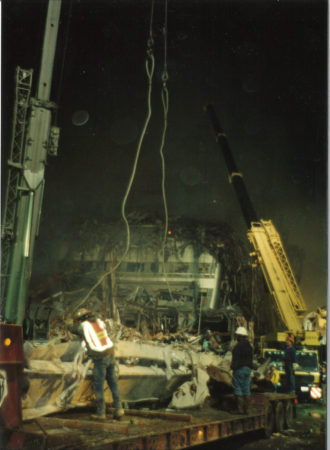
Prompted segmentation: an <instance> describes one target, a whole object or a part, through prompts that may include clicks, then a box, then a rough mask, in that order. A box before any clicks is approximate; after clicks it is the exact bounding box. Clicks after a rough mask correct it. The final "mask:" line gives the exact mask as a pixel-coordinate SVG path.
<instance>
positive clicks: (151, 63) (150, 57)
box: [75, 0, 155, 309]
mask: <svg viewBox="0 0 330 450" xmlns="http://www.w3.org/2000/svg"><path fill="white" fill-rule="evenodd" d="M153 16H154V0H151V12H150V26H149V36H148V41H147V57H146V62H145V68H146V73H147V77H148V93H147V106H148V110H147V116H146V119H145V123H144V125H143V128H142V131H141V135H140V138H139V142H138V146H137V149H136V153H135V159H134V163H133V169H132V173H131V176H130V179H129V182H128V185H127V188H126V192H125V195H124V198H123V201H122V205H121V215H122V218H123V221H124V223H125V228H126V247H125V251H124V253H123V254H122V256H121V258H120V260H119V261H118V262H117V264H116V265H115V266H114V267H112V268H111V270H110V271H108V272H106V273H104V274H103V275H102V276H101V277H100V279H99V280H98V281H97V282H96V283H95V284H94V286H92V287H91V289H90V290H89V291H88V293H87V294H86V296H85V297H84V298H83V299H82V300H81V302H79V304H78V305H77V306H76V307H75V309H78V308H80V307H81V306H82V305H83V304H84V303H85V302H86V301H87V300H88V298H89V296H90V295H91V293H92V292H93V291H94V290H95V289H96V288H97V286H99V285H100V284H101V283H102V281H103V280H104V279H105V278H106V277H107V276H109V275H111V274H112V273H113V272H114V271H115V270H117V268H118V267H119V266H120V264H121V263H122V262H123V260H124V258H125V256H126V255H127V253H128V251H129V248H130V245H131V233H130V227H129V223H128V220H127V217H126V203H127V200H128V196H129V194H130V191H131V187H132V184H133V181H134V178H135V174H136V168H137V164H138V160H139V156H140V152H141V147H142V142H143V139H144V136H145V134H146V131H147V128H148V124H149V121H150V118H151V113H152V109H151V94H152V81H153V75H154V71H155V57H154V53H153V46H154V40H153V32H152V29H153Z"/></svg>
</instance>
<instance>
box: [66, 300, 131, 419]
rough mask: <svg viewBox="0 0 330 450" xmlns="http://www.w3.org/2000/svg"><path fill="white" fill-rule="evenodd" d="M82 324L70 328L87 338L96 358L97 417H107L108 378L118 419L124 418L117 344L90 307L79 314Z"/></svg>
mask: <svg viewBox="0 0 330 450" xmlns="http://www.w3.org/2000/svg"><path fill="white" fill-rule="evenodd" d="M75 319H76V321H78V323H79V326H78V327H77V326H76V327H73V326H69V327H68V328H69V330H70V331H71V332H72V333H74V334H78V335H80V336H81V337H83V345H84V346H85V347H86V350H87V355H88V356H89V357H90V358H91V359H92V360H93V363H94V367H93V391H94V394H95V397H96V414H94V415H93V418H95V419H105V418H106V415H105V401H104V381H105V380H106V381H107V383H108V386H109V388H110V390H111V393H112V397H113V401H114V408H115V413H114V418H115V419H118V420H120V418H121V417H122V416H123V415H124V410H123V408H122V405H121V401H120V393H119V388H118V384H117V376H116V361H115V356H114V344H113V342H112V341H111V339H110V337H109V335H108V332H107V330H106V325H105V323H104V322H103V320H101V319H100V318H97V317H96V316H95V315H94V314H93V313H92V312H91V311H89V310H88V309H86V308H81V309H79V310H78V312H77V314H76V316H75Z"/></svg>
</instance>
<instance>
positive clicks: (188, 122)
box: [2, 0, 328, 308]
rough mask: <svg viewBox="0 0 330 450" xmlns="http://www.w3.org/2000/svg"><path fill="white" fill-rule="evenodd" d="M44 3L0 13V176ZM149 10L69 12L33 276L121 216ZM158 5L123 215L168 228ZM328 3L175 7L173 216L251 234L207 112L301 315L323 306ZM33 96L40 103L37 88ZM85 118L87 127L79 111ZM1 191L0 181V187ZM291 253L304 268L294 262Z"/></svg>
mask: <svg viewBox="0 0 330 450" xmlns="http://www.w3.org/2000/svg"><path fill="white" fill-rule="evenodd" d="M46 6H47V2H46V1H41V0H30V1H27V0H25V1H19V0H7V1H6V0H3V1H2V148H3V150H2V172H3V180H4V174H5V161H6V154H7V152H8V147H9V142H10V131H11V121H12V115H11V113H12V104H13V93H14V72H15V68H16V66H17V65H19V66H21V67H23V68H26V69H30V68H33V69H34V70H35V82H36V81H37V78H38V76H37V74H38V68H39V64H40V58H41V47H42V39H43V31H44V23H45V17H46ZM150 6H151V1H144V0H139V1H137V0H103V1H100V0H82V1H79V0H73V1H72V2H70V1H64V2H63V7H62V20H61V25H60V29H59V38H58V52H57V55H56V61H55V70H54V78H53V91H52V95H51V100H52V101H54V102H56V103H57V105H58V107H59V109H58V114H57V124H58V125H59V126H60V128H61V138H60V148H59V154H58V156H57V157H52V158H51V157H49V159H48V165H47V168H46V190H45V196H44V205H43V210H42V220H41V228H40V236H39V238H38V241H37V244H36V251H35V261H34V273H33V275H34V276H36V275H38V274H41V273H42V274H43V275H46V274H47V273H51V272H52V271H55V270H57V266H56V263H57V259H58V257H57V253H56V251H57V249H58V248H59V246H60V245H61V242H63V240H65V235H66V233H68V231H69V230H70V229H72V227H75V226H77V225H79V223H83V222H84V220H86V218H91V217H93V218H95V220H97V221H99V222H105V223H106V222H110V221H114V220H119V219H120V209H121V203H122V199H123V196H124V193H125V191H126V187H127V183H128V180H129V177H130V175H131V171H132V166H133V161H134V157H135V153H136V148H137V143H138V139H139V137H140V134H141V131H142V127H143V124H144V121H145V118H146V114H147V88H148V85H147V81H148V80H147V75H146V71H145V60H146V50H147V40H148V35H149V26H150ZM164 7H165V1H163V0H157V1H155V6H154V18H153V38H154V49H153V51H154V56H155V63H156V66H155V74H154V78H153V91H152V115H151V120H150V124H149V127H148V130H147V134H146V136H145V139H144V141H143V144H142V148H141V155H140V159H139V162H138V167H137V172H136V177H135V179H134V183H133V186H132V190H131V194H130V196H129V199H128V202H127V213H130V212H132V211H139V212H140V213H142V214H157V215H159V216H160V217H163V202H162V197H161V160H160V156H159V149H160V142H161V133H162V130H163V112H162V103H161V88H162V73H163V69H164V17H165V15H164V11H165V8H164ZM327 15H328V12H327V2H326V1H321V0H259V1H258V0H255V1H249V0H213V1H212V0H175V1H174V0H168V16H167V25H168V28H167V41H166V43H167V72H168V81H167V88H168V91H169V114H168V130H167V136H166V143H165V148H164V154H165V161H166V189H167V197H168V210H169V215H170V216H173V217H174V216H175V217H178V216H180V217H185V218H188V219H189V218H191V219H198V220H202V221H210V222H212V223H216V222H217V221H222V222H223V221H226V222H228V223H230V224H231V226H232V227H233V229H234V230H235V232H236V234H237V236H238V237H239V238H242V239H245V233H246V231H247V230H246V225H245V222H244V219H243V215H242V213H241V211H240V207H239V204H238V202H237V200H236V198H235V194H234V191H233V189H232V186H231V185H230V184H229V182H228V176H227V170H226V167H225V164H224V160H223V158H222V154H221V152H220V149H219V147H218V145H217V144H216V142H215V138H214V131H213V129H212V127H211V124H210V122H209V120H208V117H207V115H206V114H205V113H204V112H203V106H204V105H206V104H208V103H213V104H214V107H215V110H216V112H217V115H218V118H219V120H220V122H221V124H222V126H223V128H224V129H225V131H226V133H227V136H228V140H229V144H230V147H231V149H232V151H233V154H234V157H235V160H236V163H237V165H238V168H239V169H240V170H241V171H242V173H243V175H244V179H245V182H246V186H247V189H248V192H249V194H250V198H251V200H252V202H253V204H254V207H255V209H256V211H257V214H258V217H260V218H262V219H266V220H268V219H271V220H272V221H273V222H274V225H275V226H276V228H277V230H278V231H279V233H280V234H281V237H282V239H283V242H284V245H285V247H286V249H287V252H288V255H289V258H290V259H291V258H292V259H293V260H294V261H297V259H298V260H299V261H300V263H301V267H300V269H299V278H300V279H299V281H300V285H301V288H302V291H303V294H304V296H305V300H306V303H307V305H308V307H309V308H313V307H315V306H317V305H323V304H325V303H326V283H327V267H326V264H327V236H326V234H327V203H326V194H327V35H326V32H327ZM34 92H35V91H34ZM79 111H86V112H87V113H88V120H87V122H86V123H85V124H81V123H82V122H83V121H84V119H86V118H87V116H86V117H85V116H84V115H79V114H78V113H77V112H79ZM2 186H3V189H4V183H2ZM297 255H298V256H297Z"/></svg>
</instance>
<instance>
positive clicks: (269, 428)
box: [264, 403, 275, 438]
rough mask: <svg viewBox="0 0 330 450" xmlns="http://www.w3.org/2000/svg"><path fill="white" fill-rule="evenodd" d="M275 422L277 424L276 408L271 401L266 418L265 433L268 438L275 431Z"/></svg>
mask: <svg viewBox="0 0 330 450" xmlns="http://www.w3.org/2000/svg"><path fill="white" fill-rule="evenodd" d="M274 424H275V417H274V410H273V406H272V404H271V403H269V405H268V407H267V410H266V418H265V428H264V435H265V437H266V438H270V436H271V435H272V433H273V431H274Z"/></svg>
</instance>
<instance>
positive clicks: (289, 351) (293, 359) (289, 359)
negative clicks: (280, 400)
mask: <svg viewBox="0 0 330 450" xmlns="http://www.w3.org/2000/svg"><path fill="white" fill-rule="evenodd" d="M285 343H286V349H285V353H284V370H285V390H286V392H291V393H295V392H296V380H295V374H294V367H295V365H296V363H297V356H296V349H295V347H294V346H293V344H294V339H293V337H292V336H288V337H287V338H286V341H285Z"/></svg>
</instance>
